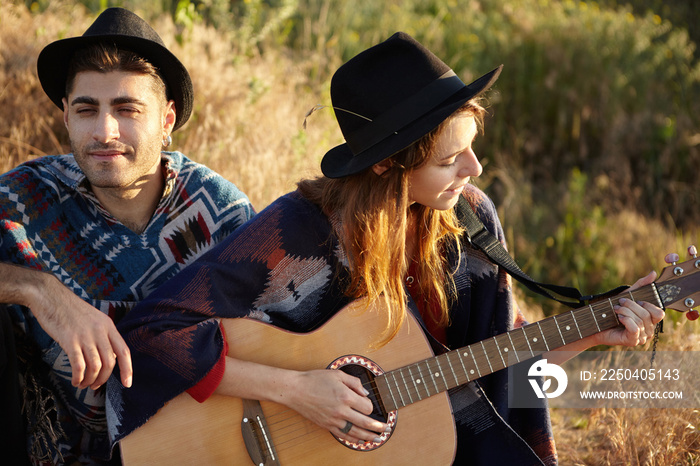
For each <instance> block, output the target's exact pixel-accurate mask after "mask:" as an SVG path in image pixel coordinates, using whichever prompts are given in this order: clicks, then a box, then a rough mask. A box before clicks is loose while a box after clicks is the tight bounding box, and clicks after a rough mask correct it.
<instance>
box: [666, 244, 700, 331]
mask: <svg viewBox="0 0 700 466" xmlns="http://www.w3.org/2000/svg"><path fill="white" fill-rule="evenodd" d="M688 255H689V256H690V259H688V260H687V261H685V262H681V263H678V260H679V257H678V254H668V255H667V256H666V262H668V263H669V264H671V265H669V266H668V267H666V268H664V269H663V270H662V271H661V276H660V277H659V279H658V280H656V287H657V289H658V292H659V296H660V297H661V301H662V302H663V304H664V307H666V308H667V309H674V310H676V311H680V312H685V313H686V314H685V315H686V317H687V318H688V319H689V320H695V319H697V318H698V310H697V309H694V308H695V307H696V306H698V305H700V258H699V257H698V251H697V249H696V248H695V246H690V247H689V248H688Z"/></svg>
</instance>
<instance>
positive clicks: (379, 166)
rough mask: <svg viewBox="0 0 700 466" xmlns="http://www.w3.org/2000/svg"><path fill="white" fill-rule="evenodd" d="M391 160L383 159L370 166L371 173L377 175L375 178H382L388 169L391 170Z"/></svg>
mask: <svg viewBox="0 0 700 466" xmlns="http://www.w3.org/2000/svg"><path fill="white" fill-rule="evenodd" d="M391 165H392V164H391V160H390V159H384V160H382V161H381V162H379V163H375V164H374V165H372V171H374V173H376V174H377V176H382V175H383V174H384V173H385V172H386V171H387V170H388V169H390V168H391Z"/></svg>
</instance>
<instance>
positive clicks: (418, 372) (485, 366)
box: [375, 284, 662, 412]
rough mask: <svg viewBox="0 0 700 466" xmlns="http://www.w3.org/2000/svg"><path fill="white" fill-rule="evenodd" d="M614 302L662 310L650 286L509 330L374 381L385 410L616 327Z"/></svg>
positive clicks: (399, 406) (659, 299)
mask: <svg viewBox="0 0 700 466" xmlns="http://www.w3.org/2000/svg"><path fill="white" fill-rule="evenodd" d="M620 298H629V299H632V300H634V301H649V302H653V303H656V305H657V306H662V300H661V298H660V297H659V294H658V292H657V289H656V286H655V285H654V284H651V285H647V286H645V287H642V288H638V289H636V290H634V291H633V292H630V291H625V292H624V293H621V294H619V295H616V296H614V297H611V298H609V299H604V300H602V301H598V302H595V303H592V304H590V305H588V306H585V307H582V308H579V309H574V310H573V311H570V312H565V313H562V314H559V315H556V316H552V317H548V318H546V319H543V320H541V321H538V322H535V323H532V324H529V325H526V326H523V327H520V328H517V329H514V330H511V331H509V332H506V333H503V334H501V335H497V336H495V337H492V338H489V339H487V340H483V341H480V342H478V343H474V344H471V345H468V346H465V347H463V348H460V349H456V350H453V351H450V352H448V353H444V354H441V355H439V356H435V357H432V358H428V359H424V360H423V361H419V362H416V363H414V364H410V365H408V366H404V367H401V368H399V369H395V370H393V371H389V372H386V373H385V374H382V375H381V376H379V377H376V378H375V383H376V386H377V390H378V392H379V395H380V397H381V400H382V402H383V404H384V408H385V409H386V410H387V412H388V411H394V410H396V409H399V408H402V407H404V406H407V405H409V404H412V403H415V402H418V401H420V400H422V399H425V398H427V397H430V396H433V395H436V394H438V393H441V392H444V391H446V390H449V389H451V388H454V387H457V386H459V385H463V384H465V383H467V382H470V381H472V380H475V379H478V378H479V377H483V376H485V375H488V374H491V373H493V372H496V371H499V370H501V369H504V368H506V367H509V366H511V365H513V364H516V363H518V362H520V361H524V360H527V359H530V358H533V357H535V356H539V355H541V354H543V353H546V352H548V351H551V350H555V349H558V348H561V347H563V346H565V345H568V344H569V343H573V342H575V341H578V340H581V339H583V338H586V337H589V336H591V335H594V334H596V333H599V332H602V331H604V330H607V329H610V328H614V327H617V326H618V325H620V322H619V320H618V319H617V314H615V311H614V306H615V305H616V304H617V303H618V301H619V299H620Z"/></svg>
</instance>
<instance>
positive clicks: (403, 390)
mask: <svg viewBox="0 0 700 466" xmlns="http://www.w3.org/2000/svg"><path fill="white" fill-rule="evenodd" d="M627 294H630V298H631V299H633V300H636V301H638V300H644V301H651V300H654V299H655V293H654V290H652V289H651V287H644V288H641V289H638V290H635V291H633V292H632V293H629V292H625V293H622V294H620V295H617V296H615V297H614V298H612V299H619V298H620V297H626V296H625V295H627ZM588 307H590V308H591V309H592V310H593V315H587V314H584V315H583V316H579V318H578V319H577V321H578V322H579V323H580V325H582V326H583V327H584V328H588V327H591V328H592V327H593V326H595V325H596V320H597V318H596V317H595V314H596V313H600V312H601V311H606V310H612V308H611V302H607V301H600V302H596V303H593V304H591V305H590V306H588ZM585 309H586V307H583V308H579V309H575V310H573V311H571V312H572V313H573V312H577V311H584V310H585ZM565 315H567V313H564V314H559V315H558V316H556V317H561V316H565ZM550 322H554V323H555V324H556V325H558V323H557V322H556V320H555V319H552V321H550ZM594 333H597V332H594ZM502 335H504V334H502ZM526 338H527V336H526ZM562 341H563V340H562ZM486 357H490V356H489V355H488V353H486ZM424 362H425V361H420V362H418V363H414V364H410V365H408V366H405V367H404V368H401V369H405V368H409V367H417V366H418V365H419V364H421V363H424ZM448 363H450V361H449V359H448ZM450 364H451V363H450ZM428 368H429V366H428ZM401 369H396V370H395V371H399V370H401ZM452 369H453V370H454V368H452ZM395 371H389V373H391V372H395ZM460 372H463V371H462V370H460ZM386 374H387V373H384V374H382V375H383V376H385V375H386ZM465 376H466V379H467V380H466V381H464V382H462V383H466V382H469V381H471V380H472V379H470V377H469V376H468V375H465ZM477 378H478V377H477ZM441 384H442V385H445V386H446V382H445V383H442V382H441ZM363 387H364V388H365V389H368V391H371V394H372V395H373V396H374V397H375V398H376V399H377V400H380V399H381V398H380V392H379V389H378V387H377V386H376V381H375V380H374V379H373V380H370V381H368V382H365V383H363ZM396 389H397V392H398V394H399V396H400V397H401V396H403V397H404V398H411V396H410V393H414V394H416V398H421V397H420V396H419V395H418V394H417V393H418V391H417V388H415V387H414V389H413V391H412V390H411V387H410V386H409V385H408V384H406V383H404V386H401V384H397V386H396ZM442 391H444V390H442ZM442 391H438V392H436V393H433V394H437V393H439V392H440V393H441V392H442ZM426 393H428V394H429V393H430V391H429V390H427V389H426ZM429 396H430V395H429ZM423 398H426V397H425V396H423V397H422V398H421V399H423ZM297 418H298V419H299V420H298V421H297V420H296V419H297ZM267 419H268V428H272V427H274V428H275V429H276V432H275V447H276V449H277V450H278V451H280V450H283V449H284V448H285V446H286V445H287V444H289V443H290V442H294V444H295V446H298V442H299V440H300V439H303V438H304V437H308V439H309V440H312V439H313V436H309V434H310V433H309V432H308V429H304V427H305V425H308V423H309V422H310V421H307V420H306V419H305V418H303V417H302V416H301V415H300V414H298V413H297V412H295V411H294V410H292V409H284V410H282V411H280V412H277V413H275V414H272V415H269V416H267ZM290 421H293V422H291V423H289V422H290ZM313 425H314V426H315V424H313ZM318 429H319V430H323V431H325V429H323V428H321V427H318Z"/></svg>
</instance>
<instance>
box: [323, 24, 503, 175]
mask: <svg viewBox="0 0 700 466" xmlns="http://www.w3.org/2000/svg"><path fill="white" fill-rule="evenodd" d="M502 67H503V65H501V66H499V67H498V68H496V69H494V70H493V71H491V72H489V73H487V74H485V75H483V76H482V77H480V78H479V79H477V80H476V81H474V82H472V83H471V84H468V85H465V84H464V83H463V82H462V80H461V79H459V77H457V75H455V73H454V71H452V69H450V67H449V66H447V65H446V64H445V63H443V62H442V60H440V59H439V58H438V57H436V56H435V55H434V54H433V53H432V52H430V51H429V50H428V49H426V48H425V47H424V46H423V45H421V44H420V43H418V42H417V41H416V40H415V39H413V38H412V37H411V36H409V35H408V34H406V33H403V32H397V33H396V34H394V35H393V36H391V37H390V38H389V39H387V40H385V41H384V42H382V43H380V44H377V45H375V46H373V47H370V48H369V49H367V50H365V51H364V52H361V53H360V54H358V55H357V56H355V57H353V58H352V59H350V60H349V61H348V62H347V63H345V64H344V65H342V66H341V67H340V68H338V70H337V71H336V72H335V74H334V75H333V78H332V79H331V100H332V103H333V108H334V109H335V114H336V118H337V120H338V125H339V126H340V130H341V131H342V133H343V137H344V138H345V141H346V142H345V144H341V145H339V146H336V147H334V148H333V149H331V150H329V151H328V152H327V153H326V155H325V156H324V157H323V160H322V161H321V171H322V172H323V174H324V175H325V176H327V177H329V178H340V177H343V176H348V175H352V174H355V173H358V172H360V171H362V170H364V169H366V168H369V167H371V166H372V165H374V164H375V163H378V162H381V161H382V160H384V159H386V158H388V157H391V156H392V155H394V154H395V153H397V152H399V151H400V150H402V149H404V148H406V147H408V146H410V145H411V144H413V143H414V142H416V141H417V140H418V139H420V138H421V137H423V136H425V135H426V134H427V133H429V132H430V131H431V130H433V129H435V128H436V127H437V126H438V125H439V124H440V123H441V122H442V121H444V120H445V119H446V118H447V117H449V116H450V115H451V114H452V113H454V112H455V111H456V110H457V109H459V107H461V106H462V105H463V104H464V103H465V102H467V101H468V100H469V99H472V98H474V97H476V96H478V95H479V94H481V93H482V92H484V91H485V90H487V89H488V88H489V87H491V85H492V84H493V83H494V82H495V81H496V79H497V78H498V75H499V74H500V73H501V69H502Z"/></svg>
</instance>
